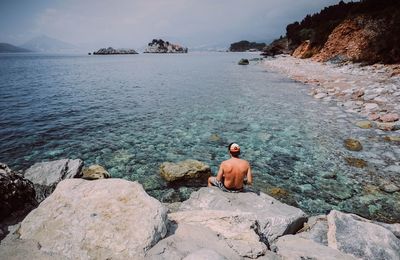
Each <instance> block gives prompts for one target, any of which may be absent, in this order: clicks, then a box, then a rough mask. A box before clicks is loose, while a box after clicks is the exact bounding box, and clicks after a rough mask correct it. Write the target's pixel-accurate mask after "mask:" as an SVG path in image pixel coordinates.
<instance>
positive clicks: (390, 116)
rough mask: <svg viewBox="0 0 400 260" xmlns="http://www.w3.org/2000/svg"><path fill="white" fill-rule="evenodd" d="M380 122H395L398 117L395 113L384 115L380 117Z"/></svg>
mask: <svg viewBox="0 0 400 260" xmlns="http://www.w3.org/2000/svg"><path fill="white" fill-rule="evenodd" d="M380 120H382V122H385V123H388V122H395V121H398V120H399V115H398V114H396V113H389V114H385V115H383V116H381V117H380Z"/></svg>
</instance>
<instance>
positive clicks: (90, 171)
mask: <svg viewBox="0 0 400 260" xmlns="http://www.w3.org/2000/svg"><path fill="white" fill-rule="evenodd" d="M107 178H111V175H110V174H109V173H108V171H107V170H106V169H104V167H103V166H100V165H98V164H94V165H90V166H89V167H88V168H84V169H83V171H82V179H85V180H98V179H107Z"/></svg>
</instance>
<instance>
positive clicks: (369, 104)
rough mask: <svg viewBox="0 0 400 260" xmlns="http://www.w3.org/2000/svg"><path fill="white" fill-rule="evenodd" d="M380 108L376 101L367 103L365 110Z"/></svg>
mask: <svg viewBox="0 0 400 260" xmlns="http://www.w3.org/2000/svg"><path fill="white" fill-rule="evenodd" d="M378 109H379V106H378V104H375V103H365V110H367V111H376V110H378Z"/></svg>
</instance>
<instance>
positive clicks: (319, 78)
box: [264, 55, 400, 131]
mask: <svg viewBox="0 0 400 260" xmlns="http://www.w3.org/2000/svg"><path fill="white" fill-rule="evenodd" d="M264 65H265V66H266V68H267V69H268V70H271V71H276V72H279V73H282V74H285V75H287V76H288V77H290V78H292V79H294V80H296V81H299V82H302V83H304V84H307V85H310V86H311V89H310V91H309V94H310V95H312V96H313V97H314V98H316V99H320V100H321V101H325V102H336V103H337V105H338V106H339V107H342V108H344V110H345V111H346V112H349V113H355V114H359V115H361V116H363V117H364V118H365V120H366V121H365V122H361V123H358V124H357V126H359V127H362V128H371V127H374V128H377V129H381V130H384V131H396V130H400V121H399V117H400V116H399V115H400V74H399V70H400V66H398V65H382V64H375V65H369V66H361V65H360V64H355V63H344V64H335V63H320V62H316V61H313V60H311V59H297V58H294V57H292V56H289V55H279V56H277V57H276V58H267V59H265V60H264Z"/></svg>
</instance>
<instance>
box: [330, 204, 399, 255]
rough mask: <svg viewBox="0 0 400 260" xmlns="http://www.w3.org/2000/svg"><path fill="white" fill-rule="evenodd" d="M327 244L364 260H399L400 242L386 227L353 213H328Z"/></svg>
mask: <svg viewBox="0 0 400 260" xmlns="http://www.w3.org/2000/svg"><path fill="white" fill-rule="evenodd" d="M328 226H329V231H328V245H329V247H331V248H333V249H337V250H339V251H341V252H343V253H346V254H350V255H353V256H354V257H357V258H362V259H388V260H389V259H400V240H399V239H398V238H397V237H396V236H395V235H394V234H393V233H392V232H390V231H389V230H387V229H386V228H384V227H382V226H380V225H377V224H374V223H372V222H371V221H369V220H367V219H364V218H362V217H359V216H357V215H354V214H345V213H342V212H339V211H336V210H332V211H331V212H330V213H329V214H328Z"/></svg>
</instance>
